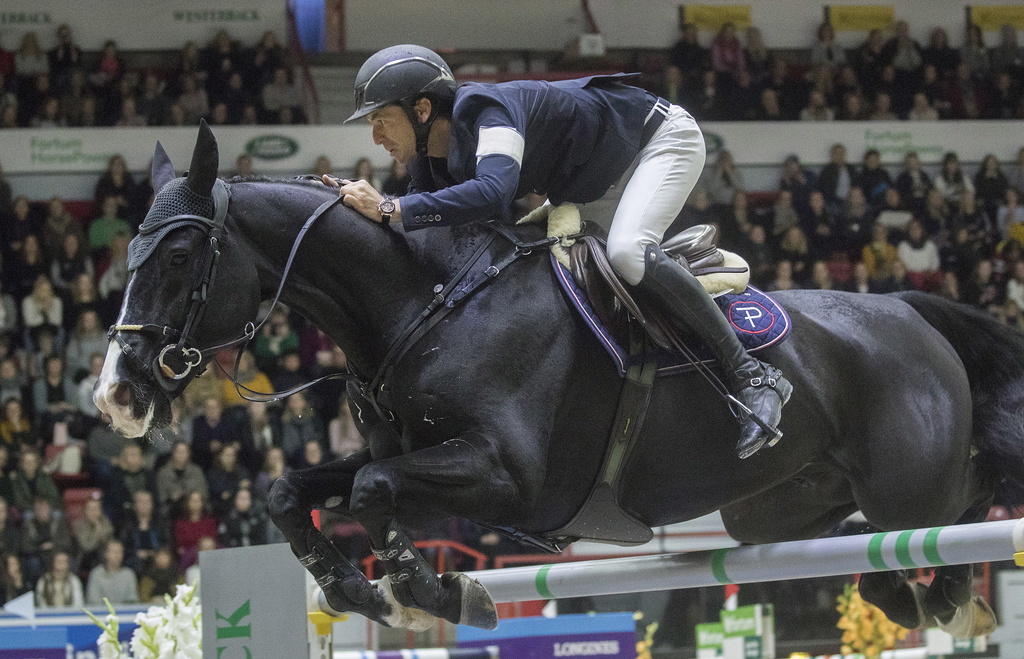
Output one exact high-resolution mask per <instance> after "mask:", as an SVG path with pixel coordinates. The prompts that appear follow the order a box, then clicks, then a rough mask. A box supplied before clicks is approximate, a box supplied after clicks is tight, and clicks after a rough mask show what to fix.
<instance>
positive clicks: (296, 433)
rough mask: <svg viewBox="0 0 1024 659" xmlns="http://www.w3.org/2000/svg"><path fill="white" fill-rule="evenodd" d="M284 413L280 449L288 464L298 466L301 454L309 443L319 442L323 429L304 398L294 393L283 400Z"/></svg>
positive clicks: (300, 394)
mask: <svg viewBox="0 0 1024 659" xmlns="http://www.w3.org/2000/svg"><path fill="white" fill-rule="evenodd" d="M284 402H285V408H284V412H282V413H281V448H283V449H284V454H285V456H286V457H287V459H288V463H289V464H291V465H293V466H298V465H300V464H301V462H302V452H303V449H304V447H305V445H306V444H307V443H308V442H310V441H316V442H321V441H323V439H324V436H323V435H324V429H323V425H322V424H321V422H320V417H319V416H317V414H316V413H315V412H314V411H313V408H311V407H310V406H309V404H308V403H307V402H306V396H305V395H304V394H303V393H302V392H299V393H295V394H292V395H291V396H289V397H288V398H286V399H285V401H284Z"/></svg>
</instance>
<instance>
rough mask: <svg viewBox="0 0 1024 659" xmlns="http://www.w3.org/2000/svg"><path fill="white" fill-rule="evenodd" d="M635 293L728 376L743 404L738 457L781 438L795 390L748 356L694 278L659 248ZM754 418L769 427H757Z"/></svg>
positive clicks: (653, 248) (650, 253)
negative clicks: (682, 328) (687, 332)
mask: <svg viewBox="0 0 1024 659" xmlns="http://www.w3.org/2000/svg"><path fill="white" fill-rule="evenodd" d="M638 288H640V289H641V290H642V291H644V292H645V293H647V294H649V295H651V296H653V297H654V298H655V299H657V300H658V301H659V302H660V303H661V304H662V305H664V307H665V309H666V310H668V312H669V313H671V314H672V315H673V316H675V317H676V318H678V319H679V320H681V321H682V322H683V323H684V324H685V325H686V326H687V327H689V328H690V329H692V330H693V331H694V332H696V333H697V334H698V335H699V336H700V338H701V339H703V340H704V342H705V343H707V344H708V345H709V346H710V347H711V349H712V350H713V351H714V353H715V356H717V357H718V361H719V362H720V363H721V364H722V367H723V368H724V369H725V370H726V372H727V373H728V377H729V382H730V385H731V386H732V390H733V391H734V392H735V393H736V398H737V399H738V400H739V402H740V403H742V405H743V407H742V408H740V409H733V412H734V413H736V414H737V417H738V419H739V422H740V425H741V426H742V430H741V431H740V441H739V443H738V444H737V445H736V451H737V452H738V453H739V456H740V458H749V457H750V456H752V455H753V454H754V453H756V452H757V451H758V449H760V448H761V447H762V446H764V445H765V444H766V443H767V444H768V446H774V445H775V444H776V442H778V441H779V440H780V439H781V438H782V432H780V431H779V429H778V426H779V421H780V420H781V419H782V406H783V405H785V404H786V402H787V401H788V400H789V396H790V394H791V393H792V392H793V385H791V384H790V383H789V381H788V380H786V378H784V377H783V376H782V372H781V371H779V369H777V368H775V367H774V366H771V365H770V364H765V363H762V362H761V361H759V360H757V359H754V358H753V357H751V356H750V355H749V354H747V351H746V350H745V349H744V348H743V344H741V343H740V340H739V339H738V338H737V337H736V334H735V332H734V331H733V329H732V326H731V325H730V324H729V321H728V320H727V319H726V318H725V316H724V315H723V314H722V312H721V310H720V309H719V308H718V305H716V304H715V302H714V300H712V299H711V296H710V295H708V293H707V291H705V290H704V287H703V286H701V284H700V282H699V281H697V278H696V277H694V276H693V275H692V274H690V272H689V271H688V270H686V268H684V267H683V266H681V265H679V264H678V263H676V262H675V261H674V260H672V258H671V257H669V256H668V255H667V254H665V252H664V251H662V249H661V248H660V247H658V246H657V245H650V246H648V247H647V252H646V254H645V259H644V277H643V279H642V280H641V281H640V284H639V285H638ZM732 407H734V408H735V407H738V406H735V405H733V406H732ZM754 415H756V417H757V418H758V419H760V420H761V421H762V422H763V424H764V425H765V426H767V427H768V428H767V429H766V428H763V427H762V426H761V424H758V423H757V421H756V420H755V419H754V418H753V416H754Z"/></svg>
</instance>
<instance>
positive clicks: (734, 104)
mask: <svg viewBox="0 0 1024 659" xmlns="http://www.w3.org/2000/svg"><path fill="white" fill-rule="evenodd" d="M723 87H724V89H723V91H724V93H725V97H724V99H723V100H724V102H725V105H724V107H725V112H724V114H723V116H722V118H723V119H727V120H730V121H751V120H754V119H757V118H758V114H759V112H760V110H759V108H760V89H759V87H758V86H757V85H755V84H754V78H753V76H752V75H751V73H750V71H747V70H743V71H740V72H739V73H737V74H736V77H735V79H731V80H729V81H728V83H727V84H725V85H723Z"/></svg>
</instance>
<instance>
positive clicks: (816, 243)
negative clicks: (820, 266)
mask: <svg viewBox="0 0 1024 659" xmlns="http://www.w3.org/2000/svg"><path fill="white" fill-rule="evenodd" d="M847 194H849V193H847ZM801 225H802V226H803V229H804V232H805V233H806V234H807V238H808V241H809V243H810V253H811V256H812V257H813V258H815V259H824V258H827V257H828V255H829V254H831V253H832V251H833V250H834V249H836V248H837V247H838V246H839V243H838V240H839V234H838V223H837V222H836V218H835V215H834V214H833V213H832V211H830V210H829V209H828V206H826V204H825V195H823V194H822V193H821V192H820V191H817V190H815V191H814V192H812V193H811V198H810V204H809V205H808V208H807V213H806V215H805V216H804V217H803V218H802V219H801ZM794 274H797V273H795V271H794ZM797 276H801V277H802V276H803V275H797Z"/></svg>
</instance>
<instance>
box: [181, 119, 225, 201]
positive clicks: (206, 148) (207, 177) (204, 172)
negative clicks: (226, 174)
mask: <svg viewBox="0 0 1024 659" xmlns="http://www.w3.org/2000/svg"><path fill="white" fill-rule="evenodd" d="M219 160H220V158H219V156H218V154H217V140H216V138H214V136H213V131H212V130H210V127H209V126H208V125H207V124H206V120H205V119H201V120H200V121H199V137H198V138H197V139H196V148H195V150H193V151H192V166H191V167H189V168H188V179H186V182H187V183H188V187H189V188H190V189H191V190H192V192H195V193H196V194H199V195H202V196H204V197H209V196H210V195H211V194H212V193H213V183H214V181H216V180H217V167H219V166H220V162H219Z"/></svg>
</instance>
